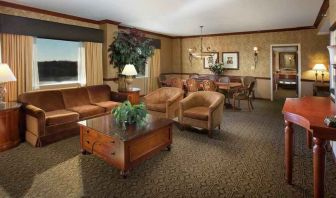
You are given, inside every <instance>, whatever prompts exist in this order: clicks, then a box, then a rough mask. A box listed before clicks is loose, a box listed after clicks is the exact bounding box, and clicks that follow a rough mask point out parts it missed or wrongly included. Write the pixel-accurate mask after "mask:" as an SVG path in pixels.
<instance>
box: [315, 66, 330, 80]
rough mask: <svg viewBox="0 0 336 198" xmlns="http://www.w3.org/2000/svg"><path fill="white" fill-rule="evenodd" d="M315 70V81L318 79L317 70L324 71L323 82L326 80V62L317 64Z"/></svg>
mask: <svg viewBox="0 0 336 198" xmlns="http://www.w3.org/2000/svg"><path fill="white" fill-rule="evenodd" d="M313 70H314V71H315V82H316V81H317V72H318V71H320V72H322V79H321V82H322V83H323V81H324V72H325V71H327V68H326V66H325V65H324V64H316V65H315V66H314V68H313Z"/></svg>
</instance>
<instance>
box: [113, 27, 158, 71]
mask: <svg viewBox="0 0 336 198" xmlns="http://www.w3.org/2000/svg"><path fill="white" fill-rule="evenodd" d="M115 34H116V35H115V37H114V41H113V42H112V44H111V45H110V46H109V49H108V51H109V52H110V54H109V57H110V64H113V67H114V68H118V72H119V74H120V73H121V72H122V70H123V68H124V66H125V65H126V64H133V65H134V66H135V68H136V70H137V72H138V73H144V72H145V66H146V63H147V60H148V58H149V57H150V56H152V55H153V53H154V47H153V45H152V39H149V38H146V37H145V36H144V34H143V33H141V32H140V31H138V30H136V29H130V31H129V32H126V31H118V32H116V33H115Z"/></svg>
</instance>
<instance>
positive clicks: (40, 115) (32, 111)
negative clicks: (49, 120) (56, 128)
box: [25, 105, 46, 120]
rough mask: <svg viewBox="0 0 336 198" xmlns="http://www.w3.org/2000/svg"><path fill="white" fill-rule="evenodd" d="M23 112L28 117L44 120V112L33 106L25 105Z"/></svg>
mask: <svg viewBox="0 0 336 198" xmlns="http://www.w3.org/2000/svg"><path fill="white" fill-rule="evenodd" d="M25 112H26V114H28V115H31V116H33V117H35V118H37V119H43V120H45V117H46V115H45V111H43V110H42V109H40V108H38V107H36V106H34V105H26V106H25Z"/></svg>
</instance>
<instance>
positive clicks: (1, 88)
mask: <svg viewBox="0 0 336 198" xmlns="http://www.w3.org/2000/svg"><path fill="white" fill-rule="evenodd" d="M11 81H16V78H15V76H14V74H13V72H12V71H11V69H10V68H9V66H8V65H7V64H4V63H0V103H3V102H4V101H5V96H6V93H7V90H6V87H5V84H6V82H11Z"/></svg>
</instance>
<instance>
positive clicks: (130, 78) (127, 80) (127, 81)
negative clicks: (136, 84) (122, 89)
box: [125, 76, 133, 89]
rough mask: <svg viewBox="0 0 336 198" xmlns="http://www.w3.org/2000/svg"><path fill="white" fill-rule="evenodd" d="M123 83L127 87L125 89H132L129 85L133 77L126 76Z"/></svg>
mask: <svg viewBox="0 0 336 198" xmlns="http://www.w3.org/2000/svg"><path fill="white" fill-rule="evenodd" d="M125 82H126V84H127V86H126V88H127V89H130V88H132V86H131V84H132V82H133V77H132V76H127V77H126V79H125Z"/></svg>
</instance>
